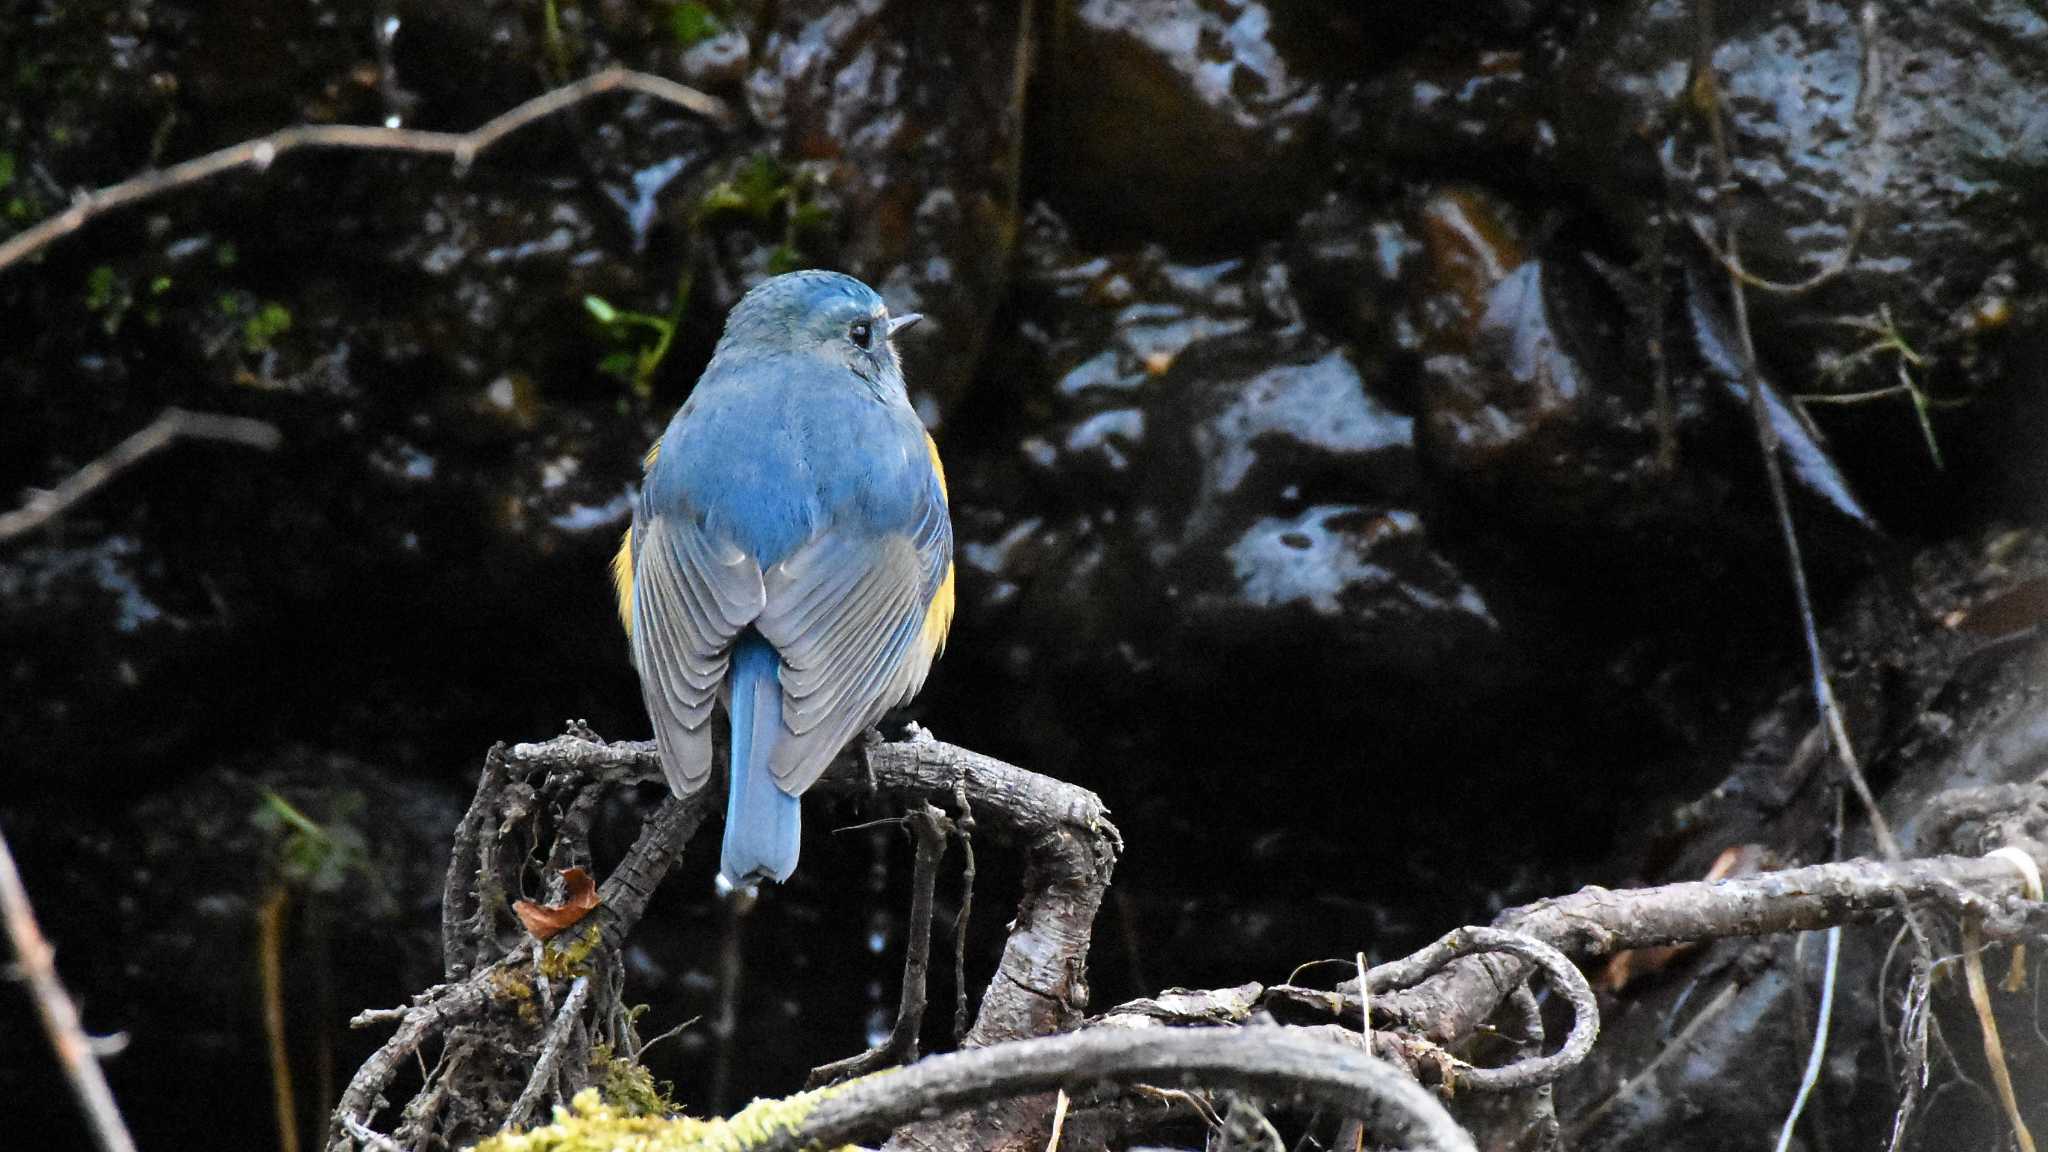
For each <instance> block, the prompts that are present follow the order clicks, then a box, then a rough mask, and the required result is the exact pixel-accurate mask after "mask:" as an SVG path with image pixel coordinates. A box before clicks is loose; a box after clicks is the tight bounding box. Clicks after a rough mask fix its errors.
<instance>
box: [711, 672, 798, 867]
mask: <svg viewBox="0 0 2048 1152" xmlns="http://www.w3.org/2000/svg"><path fill="white" fill-rule="evenodd" d="M779 663H780V661H779V659H778V658H777V657H776V655H775V649H774V648H772V647H770V646H769V644H768V642H767V641H766V640H763V639H761V637H760V636H758V635H756V634H754V633H753V632H751V631H749V632H747V633H745V634H743V635H742V636H741V637H740V641H739V643H738V644H736V645H734V647H733V654H732V679H731V683H732V706H731V709H730V712H731V716H732V762H733V763H734V764H735V765H740V766H742V767H741V768H737V769H735V770H734V773H733V781H732V787H731V790H730V791H729V792H727V793H726V797H725V844H724V845H723V847H722V848H721V850H720V856H719V869H718V871H719V874H720V875H722V876H724V877H725V878H726V880H727V882H728V883H739V882H741V881H743V880H745V879H746V878H748V877H756V876H758V877H765V878H768V879H772V880H774V881H776V882H777V883H780V882H782V881H784V880H787V879H789V874H790V873H791V872H794V871H796V857H797V851H798V849H799V848H801V847H802V845H803V822H802V819H803V801H802V800H800V799H798V798H797V797H795V796H792V795H790V794H789V793H787V792H784V791H783V790H782V789H780V788H777V787H776V786H775V777H774V775H773V774H771V773H769V772H767V771H764V770H762V768H761V764H760V763H759V762H758V758H757V752H756V749H757V748H759V747H760V746H761V745H762V744H764V743H767V742H772V741H773V740H774V739H775V729H776V727H777V726H778V725H779V724H780V723H781V721H782V717H781V715H780V704H781V700H782V696H781V692H780V690H779V689H778V688H777V686H776V681H775V673H776V667H777V665H778V664H779Z"/></svg>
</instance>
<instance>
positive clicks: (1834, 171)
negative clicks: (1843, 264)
mask: <svg viewBox="0 0 2048 1152" xmlns="http://www.w3.org/2000/svg"><path fill="white" fill-rule="evenodd" d="M1863 7H1864V6H1862V5H1858V4H1853V3H1822V4H1805V3H1791V2H1785V3H1777V2H1774V3H1767V4H1750V5H1739V6H1729V7H1725V8H1722V9H1719V10H1717V11H1718V15H1719V18H1720V20H1721V21H1722V22H1723V26H1722V27H1721V29H1720V39H1719V43H1718V45H1717V47H1716V49H1715V51H1714V57H1713V58H1714V63H1715V66H1716V69H1717V72H1718V74H1719V76H1720V79H1721V86H1722V91H1723V92H1724V94H1725V97H1726V104H1725V106H1726V109H1727V117H1728V120H1727V122H1728V127H1729V147H1730V151H1731V154H1732V158H1733V162H1734V169H1735V175H1736V182H1737V183H1736V188H1735V191H1734V196H1733V204H1734V215H1735V221H1736V224H1737V227H1738V228H1739V229H1740V233H1741V239H1742V248H1743V257H1744V260H1745V262H1746V264H1747V266H1748V267H1749V268H1750V270H1751V271H1753V272H1754V273H1756V274H1757V275H1759V276H1762V277H1766V278H1769V279H1773V280H1776V281H1780V282H1799V281H1804V280H1807V279H1808V278H1810V277H1813V276H1815V275H1817V274H1820V273H1822V272H1824V271H1825V270H1827V269H1829V268H1831V267H1834V266H1835V265H1836V264H1837V262H1838V259H1839V258H1840V256H1841V254H1842V253H1843V252H1844V250H1845V248H1846V247H1847V245H1848V243H1849V240H1850V236H1851V233H1852V231H1853V230H1854V223H1855V220H1856V217H1857V215H1858V211H1859V206H1860V208H1861V209H1862V210H1863V211H1864V213H1865V215H1866V217H1867V222H1866V225H1865V227H1864V228H1863V229H1862V232H1861V236H1860V242H1859V243H1858V244H1857V246H1856V248H1855V257H1854V260H1853V263H1852V264H1851V266H1850V268H1849V269H1848V271H1847V272H1846V273H1845V274H1843V275H1841V276H1839V277H1836V278H1835V279H1833V280H1831V281H1829V282H1828V283H1826V284H1824V285H1821V286H1819V287H1818V288H1815V289H1814V290H1812V291H1810V292H1807V293H1805V294H1802V295H1795V296H1791V297H1785V296H1773V295H1769V294H1766V293H1762V292H1753V293H1752V296H1753V298H1754V299H1755V300H1756V301H1757V304H1756V307H1755V310H1754V311H1755V317H1756V323H1757V331H1758V342H1759V346H1760V351H1761V353H1762V355H1763V358H1764V360H1765V361H1766V363H1767V366H1769V367H1771V368H1772V369H1773V370H1774V371H1775V372H1776V373H1777V374H1778V375H1779V377H1780V379H1781V380H1782V381H1783V382H1784V384H1785V386H1786V387H1787V388H1788V389H1790V390H1792V391H1795V392H1836V393H1842V392H1854V391H1859V390H1866V389H1872V388H1881V387H1885V386H1888V385H1894V384H1896V383H1897V382H1898V380H1899V373H1900V371H1901V369H1904V370H1906V371H1907V372H1909V373H1910V374H1911V375H1912V376H1914V377H1915V378H1916V379H1917V380H1918V382H1919V384H1920V385H1921V386H1922V387H1924V388H1925V389H1927V390H1928V391H1930V392H1931V393H1933V394H1934V395H1936V396H1938V397H1939V396H1946V397H1949V398H1965V397H1967V398H1969V399H1970V400H1971V401H1972V403H1971V404H1969V405H1968V406H1965V407H1962V408H1958V409H1953V410H1937V411H1936V412H1935V413H1934V414H1933V418H1934V420H1935V423H1936V434H1937V438H1938V439H1943V440H1953V441H1955V443H1954V445H1953V446H1952V450H1951V451H1950V452H1949V453H1948V455H1949V456H1950V458H1951V459H1954V460H1964V461H1968V460H1970V459H1972V457H1973V456H1974V457H1977V458H1978V460H1979V461H1980V463H1979V465H1978V466H1979V467H1981V468H1982V469H1983V470H1984V471H1985V472H1986V473H1987V474H1989V473H1993V472H1996V471H1997V470H1998V469H2000V468H2005V467H2011V466H2018V467H2026V465H2025V464H2024V463H2023V462H2021V461H2020V460H2019V459H2018V458H2017V457H2011V456H2006V455H2003V454H2001V455H2000V456H1999V458H1998V459H1997V461H1996V462H1993V463H1983V462H1982V455H1980V453H1982V454H1988V452H1987V451H1986V449H1988V448H1989V445H1988V444H1986V443H1985V440H1986V439H1987V438H1988V439H1990V440H1993V441H1996V440H1998V439H1999V437H1998V432H1999V431H2000V430H2001V428H2002V427H2003V426H2005V424H2006V423H2007V422H2008V421H2009V420H2010V419H2012V418H2013V417H2014V414H2015V405H2017V404H2019V403H2021V401H2022V398H2023V397H2030V395H2031V390H2030V389H2026V388H2023V387H2021V386H2019V385H2017V384H2016V383H2015V381H2016V380H2018V379H2022V378H2030V377H2031V376H2032V375H2034V374H2035V373H2034V366H2035V365H2037V364H2038V363H2039V347H2040V340H2039V333H2040V332H2041V331H2042V327H2043V321H2044V319H2048V315H2044V311H2048V304H2044V303H2043V300H2042V297H2041V295H2040V287H2041V277H2040V275H2039V272H2038V260H2037V259H2036V257H2035V256H2034V255H2033V254H2032V249H2033V245H2034V243H2035V240H2034V238H2033V236H2032V234H2031V230H2030V229H2029V228H2027V227H2026V226H2025V225H2024V224H2023V223H2021V222H2022V221H2025V220H2028V219H2031V218H2032V217H2033V216H2035V215H2037V214H2038V209H2039V204H2040V193H2039V186H2040V184H2041V181H2042V177H2043V173H2044V172H2048V137H2044V136H2043V135H2042V133H2041V132H2040V130H2039V124H2038V122H2037V118H2036V117H2035V111H2034V110H2035V109H2036V107H2037V106H2038V103H2039V95H2040V93H2041V91H2042V90H2043V88H2044V86H2048V63H2044V62H2048V29H2044V28H2043V27H2042V26H2041V23H2040V20H2039V14H2038V13H2037V12H2036V11H2035V10H2034V8H2033V6H2031V5H2028V4H2024V3H1995V4H1991V5H1988V6H1987V5H1972V4H1960V3H1940V4H1929V5H1916V6H1912V7H1910V8H1909V9H1901V10H1899V11H1895V12H1894V11H1889V10H1878V11H1877V12H1876V15H1877V20H1876V24H1875V38H1874V40H1873V41H1871V42H1869V43H1866V39H1865V37H1864V36H1863V35H1862V33H1861V31H1860V29H1859V19H1858V12H1859V11H1860V10H1861V9H1862V8H1863ZM1618 15H1619V18H1618V19H1603V20H1601V21H1599V22H1597V23H1589V24H1588V30H1587V31H1586V33H1585V34H1584V35H1583V36H1582V37H1581V38H1579V39H1578V40H1577V41H1576V42H1575V43H1574V44H1573V45H1572V47H1571V48H1570V50H1569V52H1568V54H1567V60H1566V63H1565V64H1564V66H1563V68H1564V70H1563V72H1562V74H1561V77H1560V79H1561V82H1562V83H1563V84H1564V85H1565V86H1566V87H1567V90H1569V91H1572V92H1574V93H1576V94H1577V98H1576V99H1574V100H1573V101H1572V103H1571V104H1570V105H1568V106H1567V112H1566V113H1565V114H1564V115H1562V116H1561V118H1560V119H1559V121H1558V128H1559V134H1560V139H1559V151H1560V153H1561V154H1562V155H1563V157H1564V162H1563V164H1562V165H1561V167H1562V168H1563V169H1564V170H1566V171H1568V172H1569V173H1571V174H1572V177H1573V178H1574V179H1575V180H1576V181H1578V182H1582V183H1583V185H1584V186H1585V187H1587V188H1588V189H1589V191H1590V192H1591V194H1592V196H1593V198H1594V200H1595V201H1596V202H1597V203H1598V204H1599V205H1601V208H1602V210H1603V211H1604V212H1606V213H1607V214H1609V216H1610V218H1611V219H1612V220H1614V221H1615V222H1616V223H1617V224H1619V226H1620V227H1622V228H1623V229H1624V230H1625V231H1627V232H1628V233H1630V234H1631V235H1633V236H1635V237H1636V238H1637V243H1638V244H1639V245H1643V246H1645V247H1647V246H1650V245H1653V244H1655V243H1658V241H1657V240H1656V239H1655V236H1656V235H1658V234H1659V233H1660V229H1662V228H1663V225H1662V223H1661V218H1660V216H1659V213H1660V212H1661V210H1662V206H1663V205H1664V204H1665V203H1666V202H1667V201H1668V202H1670V203H1672V204H1673V205H1675V207H1676V208H1677V209H1678V210H1679V212H1680V214H1681V218H1682V220H1683V221H1684V222H1682V223H1680V224H1678V225H1676V226H1674V227H1673V228H1671V229H1670V233H1671V234H1670V236H1669V237H1668V241H1669V243H1670V246H1671V248H1672V250H1674V251H1676V250H1678V248H1679V246H1684V247H1686V248H1688V249H1693V250H1696V249H1697V247H1698V245H1697V243H1696V241H1695V240H1694V238H1693V237H1692V235H1690V231H1689V227H1688V225H1704V224H1705V223H1706V221H1707V219H1708V216H1709V214H1710V210H1711V200H1712V196H1713V187H1714V165H1713V161H1712V158H1711V155H1712V147H1711V142H1710V139H1709V133H1708V132H1707V131H1706V120H1705V118H1704V116H1703V115H1702V113H1701V110H1700V107H1699V104H1698V100H1699V96H1698V94H1697V93H1696V92H1694V91H1693V90H1692V89H1689V88H1688V87H1687V86H1688V84H1689V83H1690V73H1689V63H1690V61H1691V60H1692V59H1693V55H1694V48H1695V26H1694V21H1693V18H1692V14H1691V12H1690V11H1689V10H1686V9H1684V8H1683V7H1682V6H1673V5H1666V4H1649V3H1642V4H1632V5H1627V6H1625V8H1624V9H1623V10H1622V11H1621V12H1620V13H1619V14H1618ZM1866 49H1871V50H1873V51H1874V55H1872V56H1869V57H1868V59H1867V57H1866ZM1872 65H1874V69H1873V68H1872ZM1866 71H1870V72H1871V75H1870V77H1869V78H1866V77H1865V75H1864V74H1865V72H1866ZM1867 83H1870V84H1873V85H1874V86H1873V87H1871V89H1870V91H1871V93H1872V95H1871V97H1870V99H1868V100H1867V101H1866V102H1865V105H1866V106H1865V108H1864V109H1863V111H1862V112H1861V113H1860V114H1859V110H1858V109H1859V100H1860V99H1861V98H1862V97H1861V95H1860V94H1861V93H1863V92H1864V91H1865V88H1866V84H1867ZM1660 154H1661V157H1662V158H1661V159H1660ZM1890 335H1895V336H1896V337H1897V338H1898V339H1899V341H1901V342H1902V343H1903V344H1904V346H1905V347H1906V348H1907V349H1910V350H1911V352H1912V354H1913V357H1914V359H1913V360H1910V361H1905V362H1904V363H1902V359H1903V356H1902V353H1901V351H1900V350H1899V349H1898V348H1897V347H1896V346H1887V344H1886V340H1887V339H1888V337H1889V336H1890ZM1873 411H1876V412H1881V414H1882V416H1883V417H1884V418H1885V420H1884V422H1883V424H1882V425H1879V424H1878V423H1877V421H1875V420H1873V419H1870V418H1869V417H1870V414H1871V413H1872V412H1873ZM2022 411H2023V412H2024V413H2036V412H2038V406H2029V407H2026V408H2025V409H2023V410H2022ZM1826 418H1827V419H1828V421H1829V422H1830V423H1831V424H1835V425H1837V426H1840V427H1844V428H1845V429H1850V430H1853V431H1854V432H1855V433H1856V434H1857V438H1858V440H1859V441H1863V442H1866V443H1869V444H1870V446H1869V448H1868V450H1867V455H1868V457H1869V463H1868V464H1867V465H1865V466H1866V467H1867V468H1869V469H1870V470H1872V471H1873V472H1876V473H1878V474H1880V475H1895V474H1897V473H1898V472H1899V471H1901V470H1902V469H1903V468H1907V467H1910V468H1912V469H1914V470H1915V471H1916V472H1917V473H1918V476H1919V486H1920V487H1922V488H1924V487H1925V486H1926V485H1927V484H1928V481H1929V479H1930V474H1931V473H1932V471H1933V469H1932V466H1931V464H1930V463H1929V461H1928V457H1927V449H1926V446H1925V444H1924V443H1922V442H1920V441H1921V438H1920V437H1919V436H1918V430H1917V428H1916V427H1915V423H1914V416H1913V412H1912V409H1911V407H1910V405H1909V404H1908V403H1907V402H1906V400H1905V398H1904V397H1903V396H1894V397H1892V398H1891V399H1890V400H1889V401H1887V402H1884V403H1882V404H1881V405H1864V406H1859V407H1857V408H1852V409H1847V410H1843V409H1828V410H1827V411H1826ZM1873 437H1875V441H1874V443H1873V442H1871V441H1872V439H1873ZM1980 445H1983V447H1982V448H1980ZM1916 456H1917V457H1918V458H1917V459H1915V458H1914V457H1916ZM1965 466H1966V467H1967V466H1969V465H1967V464H1966V465H1965ZM2028 471H2029V473H2030V474H2033V470H2031V469H2028ZM1899 499H1900V500H1901V502H1902V503H1904V504H1906V505H1907V506H1909V507H1924V503H1923V502H1921V501H1915V500H1913V498H1912V494H1911V493H1907V494H1904V495H1902V496H1901V497H1900V498H1899Z"/></svg>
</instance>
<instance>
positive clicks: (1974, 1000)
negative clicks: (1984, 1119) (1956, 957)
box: [1963, 920, 2034, 1152]
mask: <svg viewBox="0 0 2048 1152" xmlns="http://www.w3.org/2000/svg"><path fill="white" fill-rule="evenodd" d="M1963 978H1964V980H1965V981H1966V982H1967V983H1968V984H1969V986H1970V1004H1971V1006H1972V1007H1974V1008H1976V1010H1977V1026H1978V1029H1979V1030H1980V1031H1981V1032H1982V1033H1983V1034H1984V1062H1985V1063H1986V1064H1989V1065H1991V1084H1992V1086H1993V1087H1995V1088H1997V1089H1998V1102H1999V1104H2000V1105H2002V1106H2003V1107H2004V1108H2005V1118H2006V1120H2008V1121H2009V1122H2010V1123H2011V1124H2012V1138H2013V1140H2014V1142H2016V1143H2017V1144H2018V1145H2019V1148H2020V1152H2034V1134H2033V1133H2032V1132H2030V1131H2028V1130H2027V1121H2026V1119H2025V1118H2024V1117H2022V1116H2021V1115H2020V1102H2019V1097H2018V1096H2016V1095H2014V1093H2013V1090H2012V1069H2010V1068H2008V1067H2006V1063H2005V1043H2004V1042H2003V1041H2001V1040H2000V1039H1999V1038H1998V1020H1997V1018H1996V1017H1994V1016H1993V1015H1992V1014H1991V989H1990V988H1989V987H1988V986H1987V985H1986V984H1985V982H1984V936H1983V933H1981V932H1979V931H1978V930H1977V922H1976V921H1975V920H1965V921H1963Z"/></svg>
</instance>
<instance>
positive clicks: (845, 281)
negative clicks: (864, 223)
mask: <svg viewBox="0 0 2048 1152" xmlns="http://www.w3.org/2000/svg"><path fill="white" fill-rule="evenodd" d="M918 319H919V317H918V316H917V314H916V313H908V314H905V315H902V316H891V315H889V306H888V305H887V304H885V303H884V302H883V301H882V297H881V295H880V294H879V293H877V292H876V291H875V290H874V289H872V288H870V287H868V286H867V285H865V284H863V283H861V282H860V281H858V280H856V279H854V278H853V277H851V276H847V275H844V274H843V273H839V272H823V271H805V272H787V273H784V274H783V275H781V276H777V277H774V278H773V279H770V280H764V281H762V282H761V283H760V284H758V285H756V286H755V287H754V288H753V290H752V291H750V292H748V293H747V294H746V296H744V297H742V298H741V300H740V302H739V303H738V304H737V305H734V307H733V310H732V315H731V316H729V317H727V318H726V322H725V335H724V336H722V337H720V339H719V341H718V354H719V355H720V356H721V357H725V356H731V357H734V358H738V357H742V356H758V355H775V354H780V355H796V356H804V357H812V358H816V359H820V360H823V361H825V362H826V363H828V364H831V365H834V366H843V367H845V368H848V369H850V370H851V371H852V372H853V373H854V374H855V375H857V376H859V377H860V378H861V379H862V380H864V381H866V382H867V383H868V385H869V386H870V387H872V388H875V389H877V391H878V392H880V391H882V390H885V389H886V390H888V391H893V392H896V393H901V392H902V389H903V369H902V366H901V365H900V363H899V362H898V361H897V359H896V348H895V345H894V344H893V343H892V342H891V337H893V336H895V335H896V334H897V333H898V332H901V331H903V329H905V328H907V327H909V326H910V325H911V324H914V323H916V322H917V320H918Z"/></svg>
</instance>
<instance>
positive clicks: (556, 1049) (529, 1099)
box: [501, 976, 590, 1132]
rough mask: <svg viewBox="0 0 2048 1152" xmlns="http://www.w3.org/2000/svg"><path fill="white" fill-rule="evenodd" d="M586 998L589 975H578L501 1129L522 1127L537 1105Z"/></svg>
mask: <svg viewBox="0 0 2048 1152" xmlns="http://www.w3.org/2000/svg"><path fill="white" fill-rule="evenodd" d="M589 999H590V977H588V976H578V977H577V978H576V982H575V983H574V984H571V985H570V986H569V995H568V996H566V997H564V998H563V1000H562V1010H561V1011H560V1012H558V1013H556V1014H555V1021H554V1023H553V1024H552V1025H550V1026H549V1027H548V1038H547V1042H546V1043H544V1044H542V1045H541V1049H540V1059H538V1060H536V1061H535V1062H534V1065H533V1075H532V1076H529V1077H527V1080H526V1088H525V1089H524V1090H523V1091H521V1092H520V1093H519V1099H518V1100H517V1101H515V1102H513V1105H512V1111H511V1112H509V1113H507V1114H506V1116H505V1123H504V1126H503V1128H502V1129H501V1130H502V1131H506V1132H510V1131H512V1130H513V1129H516V1128H524V1127H525V1126H526V1123H527V1121H529V1120H531V1119H533V1114H534V1111H535V1110H536V1109H538V1108H539V1107H540V1102H541V1099H542V1098H543V1097H545V1096H546V1095H547V1094H548V1091H549V1089H550V1088H552V1087H553V1086H554V1083H555V1070H556V1069H557V1068H559V1067H560V1066H561V1063H562V1051H563V1050H564V1049H565V1048H567V1047H568V1045H569V1034H570V1033H571V1032H573V1031H575V1029H576V1021H577V1020H578V1019H579V1018H580V1017H581V1016H582V1015H583V1005H584V1002H586V1001H588V1000H589Z"/></svg>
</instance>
